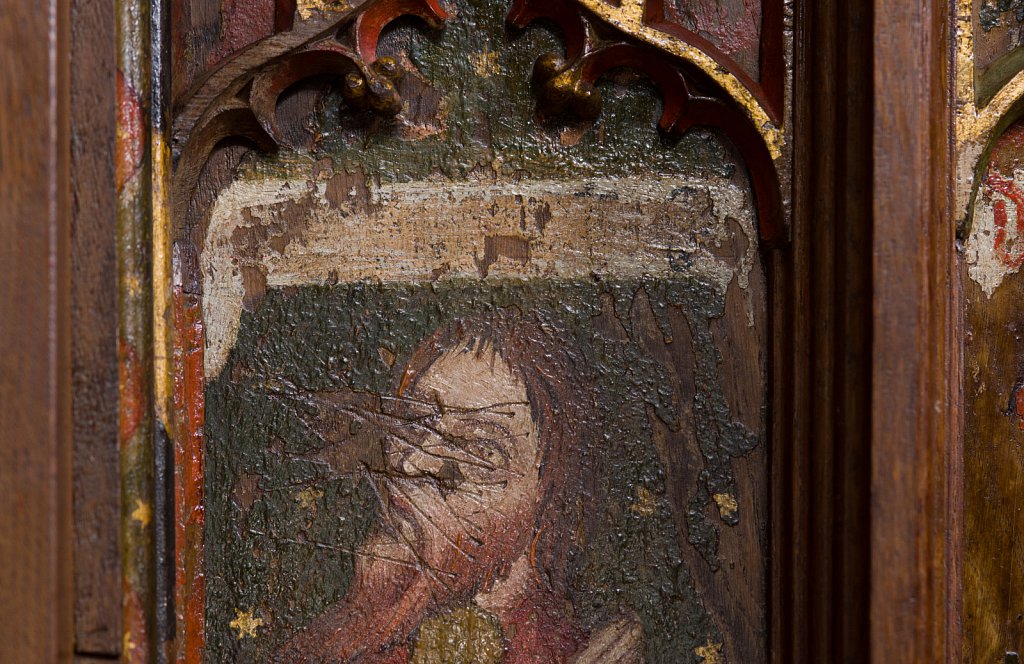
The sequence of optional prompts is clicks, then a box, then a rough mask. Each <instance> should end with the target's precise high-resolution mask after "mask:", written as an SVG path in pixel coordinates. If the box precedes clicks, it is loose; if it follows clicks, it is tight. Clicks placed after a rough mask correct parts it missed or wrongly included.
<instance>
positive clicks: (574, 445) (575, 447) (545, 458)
mask: <svg viewBox="0 0 1024 664" xmlns="http://www.w3.org/2000/svg"><path fill="white" fill-rule="evenodd" d="M567 339H568V334H567V333H565V332H564V331H563V330H561V329H560V328H559V327H558V326H556V325H554V324H552V323H551V322H550V321H544V320H541V319H540V316H539V315H534V317H533V318H529V317H527V316H525V315H523V314H522V313H521V312H520V311H518V310H517V309H512V308H508V309H502V308H496V309H493V310H490V311H487V312H485V313H480V314H473V315H471V316H468V317H462V318H457V319H455V320H453V321H451V322H450V323H449V324H447V325H445V326H444V327H442V328H441V329H439V330H438V331H437V332H435V333H434V334H433V335H432V336H430V337H428V338H426V339H425V340H423V341H422V342H421V343H420V344H419V346H418V347H417V348H416V349H415V350H414V351H413V353H412V355H411V356H410V358H409V361H408V363H407V364H406V366H405V370H404V372H403V373H402V375H401V376H399V379H398V385H396V392H397V393H398V395H399V396H403V394H408V392H409V391H410V390H411V389H413V388H414V387H415V384H416V382H417V381H418V380H419V378H420V377H421V376H423V374H424V373H425V372H426V371H427V370H428V369H429V368H430V367H431V365H433V364H434V362H436V361H437V360H438V359H439V358H440V357H441V356H443V355H445V354H447V353H450V352H452V351H458V350H471V349H474V348H475V349H477V352H482V351H483V349H484V348H485V347H487V346H489V347H491V348H493V349H494V352H495V353H496V354H497V356H498V357H500V358H501V359H502V361H504V362H505V363H506V364H507V366H508V367H509V369H510V370H511V372H512V374H513V375H514V376H516V378H518V379H519V380H521V381H523V384H524V385H525V387H526V394H527V398H528V400H529V402H530V411H531V414H532V417H533V421H534V423H535V425H536V427H537V431H538V434H539V446H540V449H541V463H540V495H539V500H538V504H537V508H536V512H535V515H534V523H533V536H532V538H531V543H530V545H529V547H530V548H529V556H530V561H531V563H532V565H533V567H534V569H535V570H536V572H537V574H538V577H539V578H540V579H541V580H542V581H544V582H545V583H547V584H548V586H549V588H550V590H552V591H557V592H566V591H567V590H568V589H569V584H570V583H571V582H572V579H573V577H574V576H575V574H576V572H577V569H578V567H579V559H580V552H581V550H582V547H583V546H584V545H585V544H586V540H587V536H588V531H589V528H588V523H589V522H591V521H592V520H593V517H592V515H591V513H590V510H589V509H588V505H592V504H595V501H594V495H595V491H596V488H597V482H596V476H597V468H596V467H595V463H596V456H595V454H594V453H593V451H594V450H593V446H594V445H596V444H597V443H598V439H597V437H596V432H598V431H600V426H599V422H598V417H597V413H598V409H597V406H596V403H595V400H594V395H593V390H592V387H591V386H592V381H591V380H589V379H588V377H587V376H586V362H585V359H584V357H583V356H582V354H581V353H580V352H579V351H578V350H577V349H574V348H572V347H570V346H569V345H568V344H567V343H566V341H567ZM507 562H509V563H510V562H511V561H507Z"/></svg>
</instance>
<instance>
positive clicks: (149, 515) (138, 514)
mask: <svg viewBox="0 0 1024 664" xmlns="http://www.w3.org/2000/svg"><path fill="white" fill-rule="evenodd" d="M152 520H153V510H152V508H150V506H149V503H146V502H143V501H141V500H136V501H135V509H134V510H132V521H135V522H137V523H140V524H142V527H143V528H145V527H146V526H148V525H149V522H150V521H152Z"/></svg>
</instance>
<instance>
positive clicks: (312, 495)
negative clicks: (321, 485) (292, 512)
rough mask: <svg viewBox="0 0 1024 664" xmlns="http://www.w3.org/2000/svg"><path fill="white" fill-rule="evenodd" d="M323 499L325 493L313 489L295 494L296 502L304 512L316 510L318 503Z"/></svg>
mask: <svg viewBox="0 0 1024 664" xmlns="http://www.w3.org/2000/svg"><path fill="white" fill-rule="evenodd" d="M323 497H324V492H323V491H321V490H319V489H314V488H312V487H310V488H308V489H304V490H302V491H300V492H298V493H297V494H295V500H296V501H298V503H299V505H301V506H302V509H304V510H308V509H316V501H318V500H320V499H321V498H323Z"/></svg>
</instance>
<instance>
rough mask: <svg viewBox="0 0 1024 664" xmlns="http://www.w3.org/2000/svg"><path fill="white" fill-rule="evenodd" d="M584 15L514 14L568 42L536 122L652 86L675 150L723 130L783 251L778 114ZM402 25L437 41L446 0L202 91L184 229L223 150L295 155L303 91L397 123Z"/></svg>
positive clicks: (307, 27) (544, 88) (553, 7)
mask: <svg viewBox="0 0 1024 664" xmlns="http://www.w3.org/2000/svg"><path fill="white" fill-rule="evenodd" d="M580 4H584V5H589V4H591V3H589V2H582V3H577V2H575V1H573V0H516V1H515V2H514V3H513V6H512V8H511V10H510V12H509V15H508V21H509V24H510V26H511V27H514V28H525V27H526V26H528V25H529V24H531V23H532V22H534V21H537V20H550V21H553V22H554V23H556V24H557V25H558V26H559V27H560V28H561V30H562V32H563V35H564V38H565V52H564V55H562V54H558V53H549V54H546V55H544V56H542V57H541V58H540V59H539V60H538V61H537V63H536V65H535V67H534V84H535V86H536V88H537V93H538V111H539V114H540V115H541V116H543V117H552V116H557V115H560V114H564V113H569V114H572V115H575V116H577V117H578V118H580V119H583V120H594V119H596V118H597V117H598V115H599V114H600V111H601V94H600V91H599V90H598V88H597V85H596V84H597V82H598V81H599V80H600V79H601V78H602V77H603V76H605V75H606V74H607V73H609V72H610V71H611V70H613V69H617V68H623V67H625V68H630V69H634V70H636V71H638V72H640V73H642V74H644V75H646V76H647V77H649V78H650V79H651V80H652V81H653V82H654V83H655V85H656V86H657V88H658V90H659V92H660V93H661V96H662V99H663V112H662V114H661V117H660V119H659V122H658V126H659V128H660V129H661V131H662V132H663V133H664V134H665V135H666V136H667V137H669V138H678V137H679V136H681V135H682V134H683V133H685V132H686V131H687V130H688V129H690V128H691V127H694V126H708V127H716V128H720V129H722V130H723V131H724V132H725V133H726V135H728V136H729V138H730V139H731V140H732V141H733V142H734V144H735V145H736V146H737V148H738V149H739V151H740V153H741V155H742V157H743V159H744V161H745V162H746V164H747V165H748V167H749V169H750V173H751V179H752V181H753V185H754V190H755V195H756V197H757V208H758V217H759V225H760V235H761V238H762V240H763V241H765V242H768V243H771V242H775V241H778V240H779V239H780V238H781V226H782V223H781V216H782V209H781V207H782V203H781V196H780V185H779V178H778V172H777V170H776V163H777V162H778V160H779V159H781V143H782V138H781V134H780V133H779V130H778V129H777V127H776V125H775V123H774V122H773V117H770V116H769V110H768V109H769V108H770V106H769V105H767V104H764V105H762V104H761V102H759V101H758V100H757V99H756V95H753V93H751V91H750V89H749V87H747V86H746V85H740V84H738V83H737V84H736V85H734V84H733V83H736V81H738V80H739V78H737V77H736V76H734V75H732V74H730V73H729V72H728V70H727V69H725V68H723V67H721V66H719V65H717V64H716V65H714V66H713V67H712V66H702V62H701V58H698V57H693V56H692V53H691V51H692V50H693V48H692V47H687V48H676V49H673V50H674V51H678V53H666V52H665V51H664V50H663V49H662V48H659V47H658V46H653V45H651V44H649V43H644V41H641V40H640V39H636V38H634V37H633V36H631V35H630V34H625V33H624V32H623V31H622V29H621V26H620V25H618V24H619V23H621V21H618V20H615V19H616V17H617V16H618V15H617V14H609V16H608V17H603V14H604V13H607V12H600V13H599V12H591V11H588V10H586V9H583V8H582V7H581V6H580ZM653 4H654V5H658V3H653ZM658 6H660V5H658ZM404 16H415V17H418V18H419V19H422V20H423V22H424V23H425V24H426V25H427V26H429V27H430V28H432V29H440V28H441V27H442V26H443V24H444V22H445V21H446V20H447V19H448V13H447V12H446V11H445V9H444V8H443V7H442V6H441V4H440V3H439V2H438V0H376V1H374V0H370V1H369V2H364V3H363V4H357V5H356V6H355V7H354V8H353V9H351V10H349V11H346V12H343V13H339V14H335V15H333V16H331V17H328V18H323V19H319V20H310V21H307V22H304V23H301V24H299V25H297V26H296V27H295V28H294V29H293V30H291V31H289V32H287V33H282V34H280V35H276V36H274V37H270V38H268V39H265V40H263V41H261V42H259V43H257V44H255V45H253V46H252V47H250V48H248V49H246V50H245V51H243V52H241V53H239V54H238V55H237V56H236V57H234V58H233V59H232V60H231V61H229V62H228V63H227V64H226V65H224V66H223V67H222V68H220V69H219V70H217V71H215V72H214V73H213V74H211V75H210V76H209V77H207V78H206V79H205V80H204V81H201V82H200V84H199V85H198V86H197V88H196V90H195V91H194V92H193V93H192V94H191V95H190V97H189V101H188V102H187V103H186V104H185V106H184V107H183V108H182V109H180V111H179V112H178V113H177V115H176V118H175V123H174V138H175V145H176V150H175V156H176V163H175V174H174V201H175V203H174V206H175V214H174V217H175V220H176V223H177V224H181V223H182V220H183V219H184V218H185V214H186V210H187V206H188V204H189V202H190V201H191V198H192V195H193V193H194V191H195V189H196V186H197V184H198V182H199V176H200V173H201V171H202V169H203V167H204V166H205V164H206V162H207V160H208V159H209V157H210V155H211V153H212V152H213V150H214V148H215V147H216V146H217V145H218V144H219V143H220V142H221V141H223V140H225V139H228V138H241V139H246V140H248V141H251V142H252V143H254V144H255V145H256V146H257V147H258V148H259V149H260V150H263V151H272V150H274V149H275V148H276V147H277V146H283V145H287V144H288V140H287V139H286V137H285V132H284V131H282V128H281V127H280V126H279V119H278V117H277V104H278V101H279V99H280V98H281V96H282V94H283V93H284V92H285V91H286V90H288V89H289V88H291V87H292V86H294V85H296V84H298V83H300V82H302V81H304V80H308V79H311V78H313V77H318V76H325V75H327V76H334V77H337V78H339V79H341V81H342V92H343V96H344V99H345V101H346V103H347V104H348V105H349V106H350V107H352V108H353V109H355V110H357V111H362V110H365V111H368V112H374V113H378V114H381V115H384V116H389V115H394V114H396V113H398V112H399V111H400V110H401V107H402V100H401V98H400V95H399V93H398V89H397V87H396V83H397V81H398V79H399V78H400V77H401V75H402V70H401V67H400V66H399V65H398V63H397V62H396V61H395V60H394V59H392V58H389V57H380V58H378V57H377V44H378V41H379V39H380V35H381V33H382V31H383V30H384V29H385V28H386V27H387V25H388V24H390V23H391V22H393V21H394V20H396V19H398V18H400V17H404ZM602 18H604V19H608V20H602ZM609 23H611V24H612V25H614V27H611V28H610V25H609ZM675 32H680V30H675ZM666 34H667V33H666ZM640 37H641V38H642V37H643V34H640ZM694 38H695V39H696V40H697V41H703V40H700V39H699V38H697V37H696V36H694ZM647 41H652V40H647ZM676 41H677V42H678V41H679V40H678V39H676ZM708 47H709V48H711V47H710V45H708ZM687 54H690V56H689V57H688V56H687ZM708 57H710V56H708ZM722 57H724V56H722ZM704 64H706V63H704ZM684 68H685V69H684ZM687 70H689V71H687ZM692 75H696V77H697V78H696V79H695V80H697V81H702V82H703V83H704V85H706V86H708V87H709V88H714V87H719V88H721V89H723V90H724V91H725V92H726V94H727V95H728V96H730V98H729V99H728V100H727V101H722V100H719V99H715V98H711V97H707V96H698V95H695V94H693V93H692V92H691V88H692V86H691V85H690V82H689V80H688V78H689V77H690V76H692ZM747 80H748V83H749V77H747ZM737 85H738V86H739V87H737ZM750 85H751V86H752V87H753V88H755V89H760V88H758V87H757V86H754V85H753V84H752V83H751V84H750ZM774 115H775V113H772V114H771V116H774Z"/></svg>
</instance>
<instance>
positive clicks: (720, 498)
mask: <svg viewBox="0 0 1024 664" xmlns="http://www.w3.org/2000/svg"><path fill="white" fill-rule="evenodd" d="M714 498H715V503H716V504H717V505H718V513H719V514H721V515H722V518H723V519H731V518H733V517H734V516H736V512H737V511H739V509H740V505H739V503H737V502H736V497H735V496H733V495H732V494H731V493H716V494H715V496H714Z"/></svg>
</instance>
